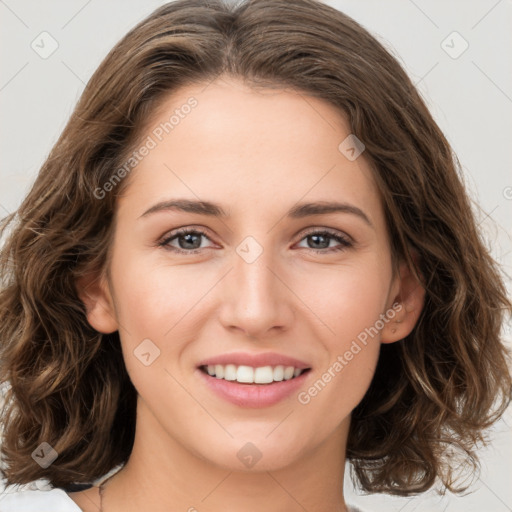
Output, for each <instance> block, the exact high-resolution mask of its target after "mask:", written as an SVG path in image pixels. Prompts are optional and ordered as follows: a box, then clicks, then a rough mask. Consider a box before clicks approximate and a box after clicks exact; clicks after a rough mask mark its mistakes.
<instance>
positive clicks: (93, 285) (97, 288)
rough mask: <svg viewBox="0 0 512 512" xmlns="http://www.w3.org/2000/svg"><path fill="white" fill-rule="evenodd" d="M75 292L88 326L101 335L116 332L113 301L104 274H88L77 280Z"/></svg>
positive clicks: (116, 325) (116, 324)
mask: <svg viewBox="0 0 512 512" xmlns="http://www.w3.org/2000/svg"><path fill="white" fill-rule="evenodd" d="M76 290H77V293H78V296H79V298H80V300H81V301H82V302H83V303H84V305H85V309H86V313H87V320H88V322H89V324H90V325H91V326H92V327H93V328H94V329H96V330H97V331H98V332H101V333H103V334H110V333H112V332H115V331H117V329H118V323H117V318H116V314H115V308H114V301H113V300H112V294H111V292H110V288H109V286H108V282H107V279H106V277H105V276H104V274H103V273H101V275H98V274H90V275H86V276H82V277H80V278H78V279H77V281H76Z"/></svg>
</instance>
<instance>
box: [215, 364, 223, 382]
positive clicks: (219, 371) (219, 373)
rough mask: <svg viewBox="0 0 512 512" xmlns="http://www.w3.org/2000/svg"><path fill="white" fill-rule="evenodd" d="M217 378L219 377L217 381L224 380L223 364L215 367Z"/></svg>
mask: <svg viewBox="0 0 512 512" xmlns="http://www.w3.org/2000/svg"><path fill="white" fill-rule="evenodd" d="M215 377H217V379H223V378H224V366H222V365H221V364H216V365H215Z"/></svg>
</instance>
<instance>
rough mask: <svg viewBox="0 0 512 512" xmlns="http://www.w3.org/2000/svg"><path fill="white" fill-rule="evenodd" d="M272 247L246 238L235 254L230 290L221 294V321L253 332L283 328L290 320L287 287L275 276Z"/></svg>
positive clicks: (275, 266) (230, 276) (275, 265)
mask: <svg viewBox="0 0 512 512" xmlns="http://www.w3.org/2000/svg"><path fill="white" fill-rule="evenodd" d="M277 267H278V265H277V264H276V261H275V258H274V251H272V248H270V247H268V248H264V247H263V246H262V245H261V244H260V243H259V242H257V241H256V240H255V239H254V238H253V237H247V238H246V239H244V240H243V241H242V242H241V243H240V244H239V245H238V247H237V248H236V253H234V254H233V269H232V271H231V272H230V273H229V276H228V277H229V280H230V281H229V293H228V294H226V295H224V296H223V297H222V302H223V305H222V322H223V323H224V325H225V326H226V327H230V326H231V327H233V326H236V327H238V328H240V329H242V330H243V331H244V332H246V333H247V334H250V335H257V334H263V333H264V332H266V331H268V330H269V329H272V328H273V327H277V326H279V327H284V326H285V325H286V324H287V323H288V322H289V321H290V319H291V317H292V314H291V309H290V303H289V300H288V298H287V297H286V287H285V286H284V284H283V283H281V281H280V279H279V278H278V277H277V276H276V274H277V275H279V271H278V270H276V268H277Z"/></svg>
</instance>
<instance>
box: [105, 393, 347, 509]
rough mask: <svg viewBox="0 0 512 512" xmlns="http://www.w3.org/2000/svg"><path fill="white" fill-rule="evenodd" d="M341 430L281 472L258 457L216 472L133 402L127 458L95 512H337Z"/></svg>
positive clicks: (343, 437)
mask: <svg viewBox="0 0 512 512" xmlns="http://www.w3.org/2000/svg"><path fill="white" fill-rule="evenodd" d="M348 426H349V418H348V419H347V420H346V421H345V422H343V424H342V425H341V426H340V428H338V429H337V430H335V431H334V432H333V433H332V435H331V436H330V437H329V438H328V439H327V440H325V441H323V442H322V443H321V444H320V445H319V446H316V447H315V448H314V449H312V450H310V451H309V452H307V453H305V454H303V455H302V456H301V457H299V458H296V459H294V460H292V461H291V462H290V463H288V464H286V465H284V466H282V465H281V464H279V462H278V461H275V460H270V459H267V460H266V461H265V453H262V457H261V459H260V461H258V462H257V463H256V464H255V465H254V466H253V467H252V468H250V469H245V470H241V469H240V467H243V465H242V464H240V462H239V461H237V462H238V464H236V463H233V464H229V463H228V464H227V465H226V466H225V467H220V466H219V465H217V464H214V463H212V462H210V461H209V460H207V459H205V458H204V457H202V456H199V455H196V454H194V453H191V451H190V450H189V449H187V448H186V447H184V446H183V444H182V443H180V442H179V440H178V439H176V438H174V437H173V436H171V435H169V434H168V433H167V432H165V431H164V430H163V428H162V426H161V425H160V423H159V422H158V421H157V420H156V418H155V417H154V416H153V415H152V414H151V412H150V411H149V410H148V409H147V407H146V406H145V404H144V402H142V401H141V400H140V398H139V402H138V407H137V429H136V434H135V441H134V445H133V449H132V453H131V455H130V459H129V460H128V462H127V463H126V465H125V466H124V467H123V468H122V469H121V470H120V471H119V472H118V473H116V474H115V475H114V476H113V477H111V478H110V479H109V481H108V482H106V485H105V491H104V497H103V510H104V512H116V511H117V510H123V511H124V512H132V511H136V510H137V511H138V510H154V511H160V510H184V511H188V512H201V510H203V509H205V508H207V509H208V510H209V511H210V512H221V511H222V512H226V511H231V510H244V511H245V512H259V511H261V510H265V512H278V511H282V510H287V511H288V512H304V510H307V511H308V512H325V511H327V510H328V511H329V512H331V511H332V512H345V511H346V510H347V509H346V506H345V503H344V499H343V477H344V467H345V460H344V459H345V455H344V454H345V444H346V438H347V434H348ZM155 432H156V434H155ZM222 435H223V434H221V433H219V436H222ZM221 440H222V437H220V439H219V441H221ZM239 444H240V446H242V445H244V443H239ZM264 461H265V463H264ZM233 466H234V467H233Z"/></svg>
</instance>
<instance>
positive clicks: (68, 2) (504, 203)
mask: <svg viewBox="0 0 512 512" xmlns="http://www.w3.org/2000/svg"><path fill="white" fill-rule="evenodd" d="M163 3H164V2H163V1H159V0H146V1H143V0H110V1H99V0H46V1H45V2H40V1H37V0H0V55H1V62H2V65H1V68H0V111H1V123H0V126H1V130H2V132H1V137H0V155H1V169H0V185H1V186H0V216H1V217H3V216H4V215H5V214H6V213H7V212H11V211H13V210H15V209H16V208H17V206H18V205H19V203H20V201H21V199H22V197H23V196H24V194H25V193H26V192H27V191H28V189H29V187H30V185H31V183H32V181H33V179H34V177H35V175H36V173H37V171H38V169H39V167H40V165H41V164H42V163H43V161H44V159H45V157H46V156H47V154H48V153H49V151H50V149H51V147H52V146H53V144H54V143H55V142H56V140H57V138H58V136H59V134H60V132H61V131H62V129H63V127H64V125H65V123H66V121H67V119H68V117H69V115H70V113H71V111H72V108H73V106H74V105H75V103H76V101H77V100H78V98H79V96H80V93H81V92H82V90H83V88H84V85H85V83H86V82H87V80H88V79H89V77H90V76H91V74H92V73H93V71H94V70H95V69H96V67H97V66H98V64H99V63H100V61H101V59H102V58H103V57H104V56H105V55H106V53H107V52H108V51H109V50H110V48H111V47H112V46H113V45H114V44H115V43H116V42H117V41H118V40H119V39H120V38H121V37H122V35H124V34H125V33H126V32H127V31H128V29H129V28H131V27H132V26H133V25H134V24H136V23H137V22H138V21H139V20H141V19H142V18H143V17H145V16H146V15H148V14H149V13H150V12H151V11H152V10H153V9H154V8H156V7H157V6H159V5H161V4H163ZM326 3H327V4H329V5H331V6H333V7H335V8H338V9H340V10H342V11H343V12H345V13H347V14H348V15H350V16H352V17H354V18H355V19H356V20H357V21H359V22H360V23H361V24H362V25H364V26H365V27H366V28H368V29H369V30H370V31H371V32H372V33H373V34H374V35H375V36H376V37H377V38H378V39H379V40H380V41H381V42H383V43H384V44H385V46H386V47H387V48H388V49H389V50H390V51H391V52H392V53H393V54H394V55H395V56H397V57H398V58H399V60H400V62H401V63H402V65H403V66H404V67H405V69H406V71H407V72H408V73H409V75H410V76H411V77H412V79H413V81H414V83H415V84H416V85H417V87H418V89H419V90H420V92H421V94H422V96H423V97H424V98H425V100H426V102H427V104H428V106H429V108H430V109H431V111H432V113H433V115H434V117H435V119H436V121H437V122H438V124H439V126H440V127H441V129H442V130H443V132H444V133H445V135H446V136H447V138H448V140H449V142H450V143H451V144H452V146H453V148H454V149H455V151H456V153H457V155H458V157H459V160H460V162H461V164H462V166H463V171H464V176H465V181H466V184H467V187H468V189H469V192H470V194H471V196H472V197H473V199H474V200H475V203H478V204H479V205H480V206H479V208H478V209H477V216H478V219H479V223H480V226H481V228H482V230H483V232H484V233H485V236H486V239H487V240H488V243H489V245H490V246H491V248H492V251H493V254H494V256H495V258H496V259H497V260H498V261H499V262H500V263H501V264H502V266H503V269H504V271H505V272H506V273H507V274H508V275H510V270H511V257H510V254H511V246H512V237H511V222H512V173H511V172H510V170H511V167H512V166H511V164H512V154H511V151H510V146H511V142H512V115H511V114H512V58H511V56H512V52H511V49H512V31H511V30H510V28H511V27H512V1H511V0H499V1H497V0H478V1H476V0H473V1H467V0H466V1H464V0H452V1H450V2H447V1H445V0H431V1H427V0H330V1H326ZM290 8H293V1H291V2H290ZM43 31H46V32H48V33H49V34H51V37H52V38H54V39H55V41H56V42H57V44H58V48H57V49H56V51H55V52H54V53H53V54H52V55H50V56H49V57H47V58H45V59H43V58H41V57H40V56H39V55H38V53H36V51H34V49H32V47H31V44H32V42H33V41H35V42H34V43H33V45H36V44H39V47H42V46H43V43H41V37H48V36H40V34H41V33H42V32H43ZM454 31H456V32H458V33H459V34H460V35H461V36H462V38H463V39H464V40H465V41H467V44H469V47H468V49H467V50H466V51H465V52H464V53H462V54H461V55H460V56H458V57H457V58H453V56H456V54H457V53H458V52H459V51H460V50H461V49H462V48H463V46H462V45H464V44H465V43H464V41H463V40H462V39H460V38H458V36H457V35H455V36H454V35H452V33H453V32H454ZM443 41H444V43H443ZM50 43H51V41H50V40H49V39H46V40H45V43H44V45H45V46H44V47H45V48H46V51H47V50H48V49H49V48H50V46H49V45H50ZM445 50H446V51H445ZM40 51H42V48H41V50H40ZM447 51H448V52H451V54H452V56H450V55H449V54H448V53H447ZM475 208H476V206H475ZM507 283H508V285H509V287H510V279H509V278H507ZM509 289H510V288H509ZM511 332H512V330H511V329H510V326H508V327H507V329H506V332H505V336H506V337H507V338H508V339H509V340H510V337H511ZM511 425H512V414H511V413H510V410H509V412H508V413H507V415H506V416H505V418H504V419H503V420H501V421H500V422H499V423H498V424H497V425H496V427H495V428H494V429H493V431H492V432H493V444H492V446H490V447H489V448H487V449H484V450H482V452H481V454H482V457H483V460H482V462H483V471H482V476H481V478H480V479H479V480H478V481H476V483H475V485H474V487H473V488H472V491H473V492H472V493H471V494H469V495H466V496H464V497H455V496H452V495H450V494H448V495H446V496H445V497H439V496H437V495H436V494H435V493H427V494H426V495H423V496H421V497H415V498H391V497H387V496H383V495H373V496H366V497H365V496H354V491H353V488H352V484H351V482H350V480H349V479H348V477H347V479H346V482H345V489H346V494H347V498H348V500H349V501H352V502H353V503H356V504H359V505H360V506H361V507H363V508H366V509H368V510H379V511H384V512H385V511H402V512H412V511H418V512H420V511H429V512H432V511H444V510H446V511H449V512H457V511H460V512H472V511H478V512H480V511H485V512H506V511H512V486H511V485H510V484H511V482H510V477H511V475H512V463H511V461H512V442H511V437H512V436H511Z"/></svg>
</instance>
